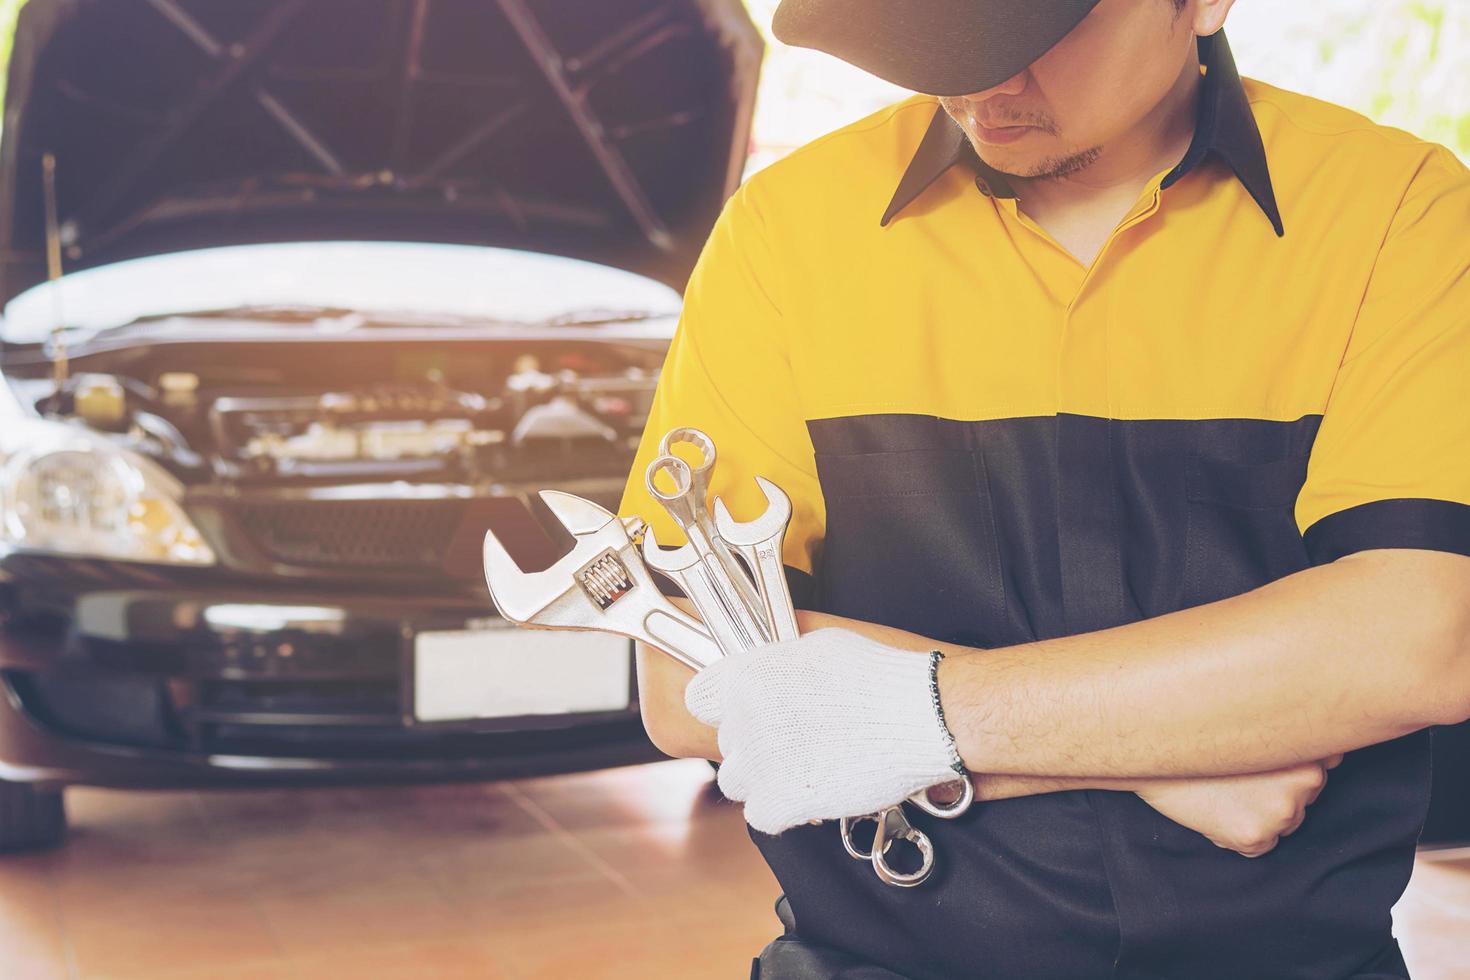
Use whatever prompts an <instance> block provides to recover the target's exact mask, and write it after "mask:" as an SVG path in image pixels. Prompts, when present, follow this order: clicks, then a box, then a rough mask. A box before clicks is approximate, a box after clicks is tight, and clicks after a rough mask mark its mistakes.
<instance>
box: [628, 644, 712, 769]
mask: <svg viewBox="0 0 1470 980" xmlns="http://www.w3.org/2000/svg"><path fill="white" fill-rule="evenodd" d="M637 659H638V706H639V710H640V712H641V713H642V715H643V729H644V731H646V732H647V733H648V737H649V739H650V740H651V741H652V742H653V744H654V745H655V746H657V747H658V750H659V751H660V752H662V753H664V754H665V755H670V756H673V757H674V758H676V759H710V760H713V761H715V762H718V761H719V759H720V747H719V745H718V744H717V743H716V741H715V736H716V732H715V729H713V728H711V727H710V726H708V725H705V724H702V723H700V721H699V720H698V719H697V718H695V717H694V716H693V715H691V714H690V713H689V709H688V708H686V707H685V706H684V688H685V687H687V686H688V684H689V679H690V678H691V677H693V676H694V671H693V670H691V669H689V668H688V667H686V666H684V665H683V664H681V663H679V661H677V660H675V659H673V658H672V657H670V656H668V655H667V654H665V653H663V651H661V650H658V649H657V648H655V647H650V646H648V645H646V644H644V643H638V644H637Z"/></svg>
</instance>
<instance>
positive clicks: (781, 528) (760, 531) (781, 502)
mask: <svg viewBox="0 0 1470 980" xmlns="http://www.w3.org/2000/svg"><path fill="white" fill-rule="evenodd" d="M755 482H756V483H757V484H759V485H760V488H761V492H762V493H764V494H765V495H766V510H765V513H763V514H761V516H760V517H758V518H756V519H755V520H753V521H745V522H737V521H736V520H735V518H733V517H731V516H730V509H729V508H728V507H726V506H725V502H724V501H723V500H721V499H720V498H719V497H716V498H715V514H714V525H715V533H717V534H718V535H719V536H720V538H721V539H722V540H723V541H724V542H725V543H726V544H728V545H729V546H730V547H732V548H734V549H735V550H736V551H737V552H739V554H740V556H741V557H742V558H744V559H745V562H746V564H748V565H749V566H750V568H751V571H753V572H754V573H755V584H756V588H757V590H758V591H759V592H760V598H761V605H762V608H763V610H764V613H765V618H766V621H767V622H769V623H770V624H771V634H772V637H773V638H774V639H776V640H794V639H796V638H797V637H798V636H800V635H801V631H800V630H798V629H797V627H796V609H795V608H794V607H793V605H792V602H791V588H790V586H789V584H788V583H787V581H786V570H785V568H784V567H783V566H782V563H781V547H782V543H783V542H784V541H785V540H786V528H787V525H789V524H790V523H791V498H790V497H788V496H786V492H785V491H783V490H782V489H781V488H780V487H778V486H776V485H775V484H774V483H772V482H771V481H770V480H767V479H766V478H765V477H763V476H757V477H756V478H755Z"/></svg>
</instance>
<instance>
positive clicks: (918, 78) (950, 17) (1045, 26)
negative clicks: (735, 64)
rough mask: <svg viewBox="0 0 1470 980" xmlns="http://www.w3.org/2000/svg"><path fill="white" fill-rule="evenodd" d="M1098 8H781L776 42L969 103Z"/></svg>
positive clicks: (862, 3)
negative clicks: (971, 96)
mask: <svg viewBox="0 0 1470 980" xmlns="http://www.w3.org/2000/svg"><path fill="white" fill-rule="evenodd" d="M1097 2H1098V0H781V5H780V6H779V7H777V8H776V14H775V18H774V20H773V21H772V24H771V30H772V33H773V34H775V36H776V38H777V40H779V41H782V42H784V43H786V44H791V45H795V46H797V47H803V48H814V49H816V50H818V51H825V52H826V53H828V54H830V55H834V56H836V57H838V58H841V59H842V60H843V61H846V62H848V63H849V64H852V65H856V66H857V67H858V68H861V69H863V70H864V71H866V72H870V73H871V74H874V75H877V76H878V77H879V78H882V79H885V80H887V81H890V82H892V83H894V84H895V85H898V86H900V87H902V88H906V89H912V90H913V91H915V92H924V93H927V94H929V95H969V94H971V93H973V92H980V91H983V90H985V89H988V88H991V87H993V86H995V85H999V84H1000V83H1001V82H1003V81H1005V80H1006V79H1008V78H1010V77H1011V76H1013V75H1016V74H1018V73H1019V72H1021V71H1023V70H1024V69H1025V68H1026V66H1027V65H1029V64H1031V62H1033V61H1035V60H1036V59H1037V58H1039V57H1041V56H1042V55H1043V54H1045V53H1046V52H1047V51H1049V50H1050V49H1051V48H1052V47H1053V46H1054V45H1055V44H1056V43H1057V42H1058V41H1060V40H1061V39H1062V38H1063V37H1064V36H1066V34H1067V32H1068V31H1070V30H1071V29H1072V28H1074V27H1076V26H1077V24H1079V23H1080V22H1081V21H1082V19H1083V18H1084V17H1086V16H1087V15H1088V13H1090V12H1091V10H1092V8H1093V7H1094V6H1096V5H1097Z"/></svg>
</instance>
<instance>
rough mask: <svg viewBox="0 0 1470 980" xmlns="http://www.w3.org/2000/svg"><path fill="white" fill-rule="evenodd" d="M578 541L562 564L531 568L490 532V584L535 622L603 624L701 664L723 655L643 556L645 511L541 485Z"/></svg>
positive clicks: (504, 612) (505, 612) (507, 607)
mask: <svg viewBox="0 0 1470 980" xmlns="http://www.w3.org/2000/svg"><path fill="white" fill-rule="evenodd" d="M538 492H539V493H540V495H541V499H542V500H543V501H545V502H546V506H547V508H549V509H550V510H551V512H552V514H554V515H555V516H556V518H557V519H558V520H559V521H561V523H562V524H563V526H565V527H566V529H567V530H568V531H570V532H571V534H572V537H573V538H574V539H575V541H576V543H575V544H574V545H573V547H572V550H571V551H570V552H569V553H568V554H567V555H565V556H564V557H562V558H561V559H560V560H559V561H558V562H557V563H556V564H554V565H552V566H551V567H550V568H548V569H546V570H545V571H541V572H526V571H523V570H522V569H521V567H520V566H519V565H518V564H516V561H515V559H514V558H512V557H511V556H510V553H509V552H507V551H506V550H505V546H504V545H502V544H501V542H500V539H499V538H497V537H496V536H495V532H494V531H486V532H485V543H484V566H485V584H486V585H487V586H488V587H489V589H490V598H491V600H492V601H493V602H494V603H495V608H496V609H498V610H500V615H501V616H503V617H505V619H506V620H507V621H509V622H512V623H515V624H516V625H518V626H526V627H530V628H532V629H576V630H602V631H605V632H609V633H617V634H619V635H621V636H626V637H629V638H630V639H634V640H641V641H643V642H644V643H648V644H650V645H651V646H655V647H658V648H659V649H661V650H664V651H666V652H668V653H669V654H670V655H671V656H673V657H674V658H675V659H676V660H679V661H680V662H682V663H684V664H686V665H688V666H690V667H693V668H694V669H695V670H699V669H700V668H702V667H706V666H708V665H710V664H712V663H714V662H715V661H716V660H718V659H719V658H720V657H721V656H722V655H723V651H722V650H721V649H720V646H719V644H718V643H716V642H715V640H714V638H713V637H712V636H711V635H710V633H709V631H708V630H707V629H706V628H705V626H704V624H703V623H701V622H700V621H699V620H697V619H695V618H694V617H693V616H690V615H689V614H688V613H686V612H684V611H683V610H682V609H680V608H679V607H678V606H676V605H674V604H673V603H672V602H670V601H669V600H668V599H667V598H666V597H665V596H664V594H663V593H662V592H660V591H659V589H658V585H657V584H656V583H655V582H654V581H653V577H652V575H650V574H649V571H648V569H647V568H646V567H645V566H644V564H643V561H642V560H641V559H640V558H639V555H638V550H637V546H636V545H634V544H633V540H632V538H633V537H636V536H637V535H638V533H639V532H641V531H643V530H644V528H645V527H646V525H645V524H644V522H643V521H642V519H641V518H637V517H629V518H626V519H623V520H619V519H618V518H617V517H615V516H614V515H613V514H611V513H609V512H608V511H606V510H604V509H603V508H601V507H599V506H597V505H596V504H594V503H592V502H591V501H590V500H583V499H582V498H581V497H577V496H574V495H572V494H569V493H563V492H561V491H559V490H541V491H538Z"/></svg>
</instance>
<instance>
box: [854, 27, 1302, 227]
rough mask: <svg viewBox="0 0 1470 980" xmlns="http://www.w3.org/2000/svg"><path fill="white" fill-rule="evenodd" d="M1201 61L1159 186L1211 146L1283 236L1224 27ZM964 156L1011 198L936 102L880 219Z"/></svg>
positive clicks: (1204, 47)
mask: <svg viewBox="0 0 1470 980" xmlns="http://www.w3.org/2000/svg"><path fill="white" fill-rule="evenodd" d="M1198 46H1199V59H1200V64H1202V65H1204V66H1205V69H1206V71H1205V76H1204V80H1203V82H1202V84H1201V85H1200V94H1199V108H1198V112H1197V115H1196V117H1195V127H1194V138H1193V139H1192V140H1191V141H1190V144H1189V149H1187V150H1186V151H1185V152H1184V156H1183V158H1181V159H1180V161H1179V163H1178V164H1177V165H1176V166H1175V167H1174V169H1172V170H1170V171H1169V173H1168V174H1167V175H1165V177H1164V180H1163V183H1161V184H1160V185H1159V186H1160V187H1168V186H1169V185H1170V184H1172V183H1174V182H1175V181H1176V180H1178V179H1179V178H1180V177H1183V176H1184V175H1185V174H1186V173H1188V172H1189V171H1190V170H1192V169H1194V168H1195V167H1196V166H1198V164H1199V162H1200V161H1201V160H1203V159H1204V158H1205V155H1206V154H1208V153H1210V152H1211V151H1213V152H1214V153H1215V154H1216V155H1217V156H1219V157H1220V158H1221V159H1222V160H1224V161H1225V163H1226V164H1227V165H1228V166H1229V167H1230V169H1231V171H1233V172H1234V174H1235V177H1236V179H1237V180H1239V181H1240V183H1241V185H1242V186H1243V187H1244V188H1245V189H1246V192H1247V193H1249V194H1250V196H1251V199H1252V200H1254V201H1255V202H1256V205H1257V206H1258V207H1260V209H1261V211H1262V212H1263V213H1264V214H1265V215H1266V218H1267V219H1268V220H1269V221H1270V222H1271V226H1272V227H1273V228H1274V229H1276V234H1277V235H1278V236H1281V235H1284V234H1285V233H1286V232H1285V229H1284V228H1283V227H1282V224H1281V212H1280V210H1279V209H1278V208H1277V206H1276V195H1275V193H1274V192H1273V191H1272V188H1271V173H1270V171H1269V169H1268V168H1267V166H1266V148H1265V144H1264V143H1263V142H1262V141H1261V131H1260V129H1259V128H1258V127H1257V126H1256V117H1255V115H1254V114H1253V113H1252V112H1251V107H1250V101H1249V99H1248V98H1247V97H1246V93H1245V87H1244V86H1243V85H1242V84H1241V81H1240V73H1239V72H1238V71H1236V68H1235V58H1234V57H1233V56H1232V55H1231V53H1230V46H1229V44H1227V43H1226V41H1225V32H1224V31H1216V32H1215V33H1214V34H1211V35H1209V36H1208V37H1202V38H1199V39H1198ZM962 160H963V161H966V162H967V163H968V164H969V165H970V167H972V168H973V169H974V170H975V172H976V173H977V174H978V175H979V177H980V179H981V180H983V181H984V182H985V184H986V186H987V187H988V189H989V192H990V193H991V194H993V195H995V196H996V197H1015V196H1016V195H1015V192H1014V191H1013V190H1012V189H1011V187H1010V184H1009V183H1008V181H1007V180H1006V176H1005V175H1004V174H1002V173H1000V172H999V171H997V170H995V169H994V168H992V167H990V166H988V165H987V164H986V163H985V162H984V161H983V160H981V159H980V158H979V157H978V156H977V155H976V154H975V150H974V147H972V146H971V145H970V141H969V140H968V139H966V138H965V134H964V131H963V130H961V129H960V127H959V126H958V125H956V124H955V122H954V120H953V119H951V118H950V117H949V114H948V113H947V112H945V111H944V109H943V108H942V107H936V108H935V110H934V118H933V119H932V120H931V121H930V123H929V128H928V130H926V131H925V133H924V137H923V139H921V140H920V141H919V148H918V149H917V150H916V151H915V152H914V156H913V159H912V160H910V161H909V165H908V169H907V170H905V171H904V174H903V177H902V179H900V180H899V182H898V189H897V190H896V191H895V192H894V194H893V200H891V201H890V202H889V203H888V210H886V211H884V212H883V220H882V222H881V223H882V224H884V225H887V224H888V222H889V221H890V220H891V219H892V218H893V216H894V215H896V214H898V212H900V211H902V210H903V209H904V208H905V207H907V206H908V205H909V203H910V202H912V201H913V200H914V199H915V198H917V197H918V196H919V195H920V194H922V193H923V192H924V190H925V189H926V188H928V186H929V185H930V184H932V183H934V181H935V180H937V179H938V178H939V176H940V175H941V174H943V173H944V172H945V171H946V170H948V169H949V168H950V167H952V166H954V165H955V164H956V163H959V162H960V161H962Z"/></svg>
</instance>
